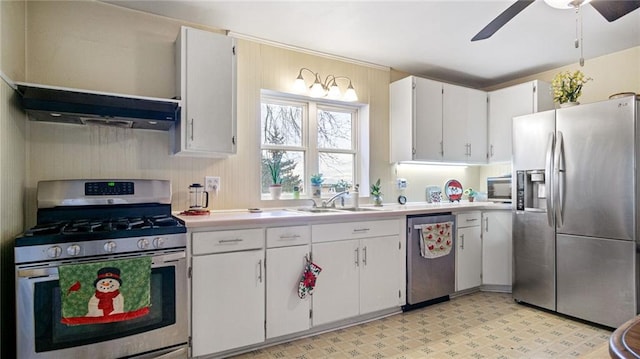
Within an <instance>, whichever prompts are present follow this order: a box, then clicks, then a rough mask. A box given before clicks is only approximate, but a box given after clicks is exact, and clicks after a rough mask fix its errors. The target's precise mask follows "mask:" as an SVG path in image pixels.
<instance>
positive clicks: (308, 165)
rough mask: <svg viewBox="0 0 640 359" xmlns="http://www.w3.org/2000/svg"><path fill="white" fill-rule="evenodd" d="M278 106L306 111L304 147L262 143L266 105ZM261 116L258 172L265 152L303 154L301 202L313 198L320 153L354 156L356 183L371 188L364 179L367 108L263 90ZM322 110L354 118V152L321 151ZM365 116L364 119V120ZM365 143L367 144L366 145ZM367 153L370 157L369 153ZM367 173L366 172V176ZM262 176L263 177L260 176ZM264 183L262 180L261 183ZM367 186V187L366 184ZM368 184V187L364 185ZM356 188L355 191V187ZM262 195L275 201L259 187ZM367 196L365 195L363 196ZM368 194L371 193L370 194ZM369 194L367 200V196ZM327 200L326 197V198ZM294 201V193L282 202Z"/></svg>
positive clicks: (303, 115)
mask: <svg viewBox="0 0 640 359" xmlns="http://www.w3.org/2000/svg"><path fill="white" fill-rule="evenodd" d="M265 103H266V104H276V105H285V106H299V107H302V109H303V110H302V112H303V113H302V124H301V126H302V139H301V142H302V143H301V146H290V145H282V146H280V145H272V144H263V141H262V136H263V133H262V127H261V125H260V124H261V123H262V105H263V104H265ZM258 108H259V115H258V124H259V125H258V127H259V137H258V138H259V142H260V143H259V146H258V152H259V155H258V168H260V166H261V163H262V162H261V161H262V151H264V150H283V151H301V152H302V153H303V158H304V169H303V176H304V178H303V185H302V186H303V191H302V192H301V193H300V198H301V199H306V198H312V197H311V191H310V189H311V179H310V177H311V174H314V173H318V171H319V157H318V156H319V153H321V152H326V153H339V154H352V155H353V161H354V162H353V168H352V171H353V183H352V186H353V185H355V184H360V185H361V188H364V187H363V186H367V187H368V179H366V178H364V176H363V175H362V174H363V173H368V167H369V164H368V151H363V142H367V143H368V141H367V140H368V106H364V105H363V104H360V103H347V102H342V101H333V100H325V99H316V98H308V97H304V96H293V95H289V94H284V93H275V92H272V91H267V90H263V91H262V92H261V96H260V106H259V107H258ZM318 110H324V111H335V112H346V113H350V114H351V144H352V148H351V149H350V150H345V149H331V148H320V147H319V146H318V138H317V132H318V131H317V129H318ZM363 115H364V116H363ZM365 116H366V117H367V121H366V126H365V123H364V122H363V117H365ZM363 132H366V133H367V136H366V137H365V136H363ZM363 139H365V141H363ZM365 152H366V153H365ZM365 161H366V163H365ZM363 170H366V172H364V171H363ZM260 176H262V174H261V175H260ZM261 182H262V178H261V177H260V179H259V183H261ZM365 182H366V183H365ZM363 183H364V184H363ZM352 188H353V187H352ZM259 193H260V198H261V200H271V197H270V195H269V193H262V187H261V185H260V187H259ZM363 194H365V193H363ZM366 194H368V191H366ZM366 194H365V196H366ZM361 196H362V195H361ZM324 197H326V194H325V196H323V198H324ZM290 199H294V198H293V194H292V193H284V192H283V193H282V196H281V200H290Z"/></svg>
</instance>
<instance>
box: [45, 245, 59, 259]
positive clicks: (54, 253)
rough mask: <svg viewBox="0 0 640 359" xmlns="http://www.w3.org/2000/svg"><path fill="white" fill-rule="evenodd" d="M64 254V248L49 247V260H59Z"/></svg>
mask: <svg viewBox="0 0 640 359" xmlns="http://www.w3.org/2000/svg"><path fill="white" fill-rule="evenodd" d="M61 254H62V248H60V247H58V246H53V247H49V248H48V249H47V257H49V258H58V257H60V255H61Z"/></svg>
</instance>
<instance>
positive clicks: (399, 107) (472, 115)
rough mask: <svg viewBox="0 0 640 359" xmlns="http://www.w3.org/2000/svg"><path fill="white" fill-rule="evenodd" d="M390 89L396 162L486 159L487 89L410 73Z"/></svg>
mask: <svg viewBox="0 0 640 359" xmlns="http://www.w3.org/2000/svg"><path fill="white" fill-rule="evenodd" d="M389 93H390V98H389V101H390V102H389V108H390V112H389V116H390V126H389V130H390V141H391V147H390V148H391V153H390V161H391V162H392V163H393V162H399V161H412V160H413V161H434V162H442V161H446V162H464V163H486V156H487V153H486V148H487V145H486V143H487V139H486V136H487V122H486V120H487V94H486V92H484V91H479V90H474V89H469V88H464V87H460V86H454V85H449V84H444V83H442V82H437V81H433V80H428V79H423V78H419V77H414V76H409V77H406V78H404V79H402V80H398V81H395V82H393V83H391V84H390V87H389Z"/></svg>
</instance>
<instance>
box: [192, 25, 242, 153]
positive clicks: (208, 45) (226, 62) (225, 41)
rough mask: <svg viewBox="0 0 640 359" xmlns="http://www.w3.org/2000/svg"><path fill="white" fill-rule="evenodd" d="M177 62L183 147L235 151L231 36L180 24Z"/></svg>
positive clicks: (193, 151)
mask: <svg viewBox="0 0 640 359" xmlns="http://www.w3.org/2000/svg"><path fill="white" fill-rule="evenodd" d="M183 31H184V32H186V35H185V36H183V38H182V41H183V42H184V44H182V46H181V47H182V49H181V56H182V59H181V60H180V64H181V66H182V67H183V68H182V69H181V72H180V74H181V76H182V77H183V78H184V81H182V79H181V81H182V83H181V87H182V91H181V94H180V95H181V96H182V100H183V109H182V115H181V118H182V120H181V129H182V131H181V135H182V136H183V138H181V139H180V140H181V141H184V144H185V146H183V148H182V149H183V150H186V151H187V152H192V153H193V154H196V155H197V154H201V155H203V156H204V155H208V154H209V155H212V156H213V155H216V154H219V155H225V154H226V155H228V154H232V153H235V152H236V143H235V141H236V140H235V137H236V93H235V92H236V76H235V72H236V58H235V49H234V47H235V41H234V40H233V38H231V37H228V36H225V35H221V34H216V33H212V32H209V31H202V30H197V29H192V28H186V27H183Z"/></svg>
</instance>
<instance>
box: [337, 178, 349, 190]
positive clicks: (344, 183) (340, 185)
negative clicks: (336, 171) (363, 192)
mask: <svg viewBox="0 0 640 359" xmlns="http://www.w3.org/2000/svg"><path fill="white" fill-rule="evenodd" d="M333 188H335V189H336V191H338V190H341V191H346V190H348V189H349V188H351V183H349V182H347V181H345V180H343V179H341V180H339V181H338V182H336V184H334V185H333Z"/></svg>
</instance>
